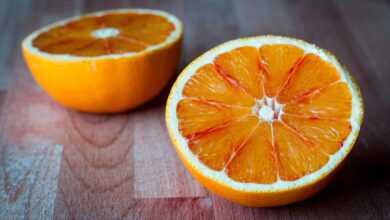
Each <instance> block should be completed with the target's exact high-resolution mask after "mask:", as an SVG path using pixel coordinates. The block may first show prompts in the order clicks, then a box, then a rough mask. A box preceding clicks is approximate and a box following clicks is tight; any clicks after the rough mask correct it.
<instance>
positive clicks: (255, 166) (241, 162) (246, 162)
mask: <svg viewBox="0 0 390 220" xmlns="http://www.w3.org/2000/svg"><path fill="white" fill-rule="evenodd" d="M273 153H274V152H273V147H272V134H271V126H270V124H268V123H261V124H260V125H259V126H258V127H257V128H256V129H255V131H254V132H253V133H252V134H251V135H250V137H249V138H248V140H247V141H246V142H245V144H244V145H243V146H242V147H241V149H240V150H239V151H238V152H237V153H236V156H235V157H234V158H233V160H232V161H231V162H230V164H229V165H228V167H227V174H228V176H229V177H231V178H232V179H234V180H236V181H239V182H254V183H273V182H275V181H276V180H277V169H276V162H277V161H276V160H275V157H274V154H273Z"/></svg>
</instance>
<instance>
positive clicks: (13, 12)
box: [0, 0, 390, 219]
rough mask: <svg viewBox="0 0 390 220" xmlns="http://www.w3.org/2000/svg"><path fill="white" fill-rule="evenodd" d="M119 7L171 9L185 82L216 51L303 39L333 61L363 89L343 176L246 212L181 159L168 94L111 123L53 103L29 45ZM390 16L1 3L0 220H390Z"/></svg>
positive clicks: (281, 5) (359, 8)
mask: <svg viewBox="0 0 390 220" xmlns="http://www.w3.org/2000/svg"><path fill="white" fill-rule="evenodd" d="M122 7H141V8H156V9H163V10H167V11H169V12H171V13H173V14H175V15H176V16H178V17H179V18H181V19H182V20H183V22H184V24H185V34H184V35H185V37H184V38H185V40H184V49H183V59H182V62H181V64H180V67H179V69H178V71H179V70H180V69H182V68H183V67H184V66H185V65H186V64H188V63H189V62H190V61H191V60H193V59H194V58H195V57H197V56H199V55H200V54H202V53H203V52H205V51H206V50H208V49H210V48H211V47H214V46H216V45H218V44H220V43H222V42H224V41H226V40H230V39H234V38H237V37H244V36H251V35H261V34H278V35H289V36H293V37H298V38H303V39H305V40H308V41H310V42H313V43H315V44H317V45H319V46H321V47H323V48H326V49H328V50H330V51H331V52H333V53H335V54H336V55H337V57H338V58H339V59H340V60H341V61H342V62H343V63H344V64H345V65H346V66H347V68H348V69H349V70H350V71H351V72H352V73H353V75H354V76H355V77H356V79H357V81H358V82H359V84H360V85H361V88H362V93H363V96H364V99H365V108H366V117H365V119H366V120H365V123H364V126H363V128H362V132H361V136H360V138H359V140H358V142H357V144H356V147H355V149H354V150H353V152H352V154H351V157H350V158H349V160H348V161H347V163H346V165H345V167H344V169H343V170H342V171H341V172H340V173H339V175H338V176H337V178H336V179H335V180H334V181H333V182H332V183H331V184H330V185H329V186H328V187H327V188H326V189H325V190H323V191H322V192H321V193H320V194H319V195H317V196H315V197H313V198H311V199H309V200H307V201H304V202H300V203H297V204H293V205H289V206H285V207H278V208H263V209H256V208H247V207H242V206H239V205H236V204H234V203H231V202H229V201H226V200H224V199H222V198H220V197H218V196H216V195H213V194H212V193H209V192H207V191H206V190H205V189H204V188H203V187H202V186H200V185H199V184H198V183H197V182H196V181H195V180H194V179H193V177H191V176H190V175H189V173H188V172H187V171H186V170H185V168H184V167H183V165H182V164H181V162H180V161H179V159H178V158H177V156H176V154H175V152H174V151H173V148H172V146H171V144H170V141H169V138H168V135H167V132H166V129H165V122H164V106H165V100H166V97H167V93H168V92H169V87H170V85H168V86H167V88H166V89H165V90H164V91H163V92H162V93H161V95H160V96H158V97H157V98H155V99H154V100H153V101H151V102H149V103H147V104H145V105H144V106H142V107H140V108H138V109H135V110H133V111H130V112H126V113H121V114H115V115H95V114H86V113H79V112H74V111H71V110H67V109H65V108H63V107H61V106H59V105H58V104H56V103H55V102H53V101H52V100H51V98H49V97H48V96H47V95H46V94H45V93H44V91H42V90H41V89H40V88H39V87H38V86H37V85H36V83H35V82H34V80H33V78H32V77H31V75H30V73H29V71H28V70H27V68H26V66H25V64H24V63H23V59H22V56H21V53H20V50H19V49H18V45H19V43H20V41H21V39H22V38H23V37H24V36H25V35H26V34H27V33H29V32H31V31H32V30H34V29H36V28H38V27H41V26H43V25H46V24H49V23H51V22H54V21H57V20H60V19H63V18H66V17H69V16H73V15H78V14H80V13H86V12H92V11H96V10H104V9H110V8H122ZM389 8H390V3H389V2H388V1H384V0H375V1H352V0H346V1H315V2H314V1H305V0H296V1H288V0H275V1H266V0H243V1H232V0H228V1H211V0H199V1H187V0H172V1H156V0H152V1H143V0H134V1H128V0H114V1H95V0H88V1H86V0H69V1H49V0H39V1H32V0H25V1H11V0H7V1H0V26H2V27H3V29H4V30H5V29H6V30H7V31H6V32H5V33H3V34H1V35H0V216H1V217H0V218H1V219H290V218H292V219H390V209H389V207H388V204H389V202H390V175H389V172H388V170H389V168H390V162H389V160H388V157H389V155H390V145H389V140H388V139H389V138H388V129H387V124H388V123H389V122H390V121H389V117H388V116H387V112H388V111H389V110H390V102H389V99H388V96H389V95H390V90H389V87H388V86H387V84H388V82H389V75H388V74H387V73H388V72H389V71H390V65H389V62H388V61H387V58H388V55H387V51H389V50H390V48H389V45H390V44H389V43H390V42H389V39H390V26H389V25H388V21H389V19H390V17H389V16H390V13H389V11H390V10H389ZM10 18H12V19H10ZM15 48H17V49H15Z"/></svg>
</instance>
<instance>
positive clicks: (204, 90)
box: [183, 64, 255, 106]
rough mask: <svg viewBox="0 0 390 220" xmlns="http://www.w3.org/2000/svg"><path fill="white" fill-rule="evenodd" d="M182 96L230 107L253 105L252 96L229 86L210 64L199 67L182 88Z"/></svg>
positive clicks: (236, 87) (238, 88)
mask: <svg viewBox="0 0 390 220" xmlns="http://www.w3.org/2000/svg"><path fill="white" fill-rule="evenodd" d="M183 94H184V95H185V96H188V97H194V98H199V99H205V100H210V101H215V102H221V103H224V104H230V105H244V106H252V105H253V104H254V103H255V99H254V98H253V97H252V96H250V95H249V94H247V93H246V92H245V91H243V90H242V89H241V88H240V87H238V86H235V85H232V84H230V83H229V82H228V81H227V80H225V79H224V78H223V77H222V76H221V75H220V74H219V73H218V72H217V71H216V69H215V67H214V65H212V64H207V65H205V66H203V67H201V68H200V69H199V70H198V71H197V72H196V73H195V75H194V76H192V77H191V79H190V80H189V81H188V82H187V84H186V85H185V87H184V91H183Z"/></svg>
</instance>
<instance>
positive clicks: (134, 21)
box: [22, 9, 183, 112]
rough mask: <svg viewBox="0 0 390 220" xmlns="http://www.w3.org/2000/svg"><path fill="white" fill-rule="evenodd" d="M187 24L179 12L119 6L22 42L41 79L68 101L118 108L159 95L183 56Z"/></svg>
mask: <svg viewBox="0 0 390 220" xmlns="http://www.w3.org/2000/svg"><path fill="white" fill-rule="evenodd" d="M182 34H183V29H182V24H181V22H180V21H179V20H178V19H177V18H176V17H175V16H173V15H171V14H168V13H166V12H163V11H158V10H149V9H118V10H110V11H104V12H96V13H92V14H88V15H85V16H81V17H75V18H70V19H67V20H64V21H60V22H58V23H55V24H53V25H49V26H47V27H44V28H42V29H40V30H38V31H35V32H33V33H32V34H30V35H29V36H27V37H26V38H25V39H24V40H23V43H22V48H23V54H24V57H25V60H26V62H27V64H28V66H29V68H30V70H31V72H32V73H33V75H34V78H35V79H36V81H37V82H38V83H39V84H40V85H41V86H42V87H43V89H44V90H46V92H47V93H48V94H49V95H51V96H52V97H53V98H54V99H55V100H56V101H58V102H59V103H61V104H63V105H64V106H67V107H70V108H74V109H77V110H81V111H87V112H118V111H124V110H128V109H131V108H134V107H136V106H138V105H140V104H143V103H144V102H146V101H148V100H150V99H151V98H152V97H154V96H155V95H157V94H158V93H159V92H160V91H161V89H162V88H163V87H164V86H165V85H166V84H167V82H168V81H169V79H170V78H171V76H172V75H173V73H174V71H175V68H176V66H177V64H178V62H179V59H180V50H181V39H182Z"/></svg>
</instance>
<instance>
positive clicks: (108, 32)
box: [91, 27, 119, 39]
mask: <svg viewBox="0 0 390 220" xmlns="http://www.w3.org/2000/svg"><path fill="white" fill-rule="evenodd" d="M91 34H92V36H93V37H95V38H100V39H105V38H110V37H116V36H118V34H119V30H118V29H116V28H111V27H109V28H99V29H97V30H95V31H93V32H92V33H91Z"/></svg>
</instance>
